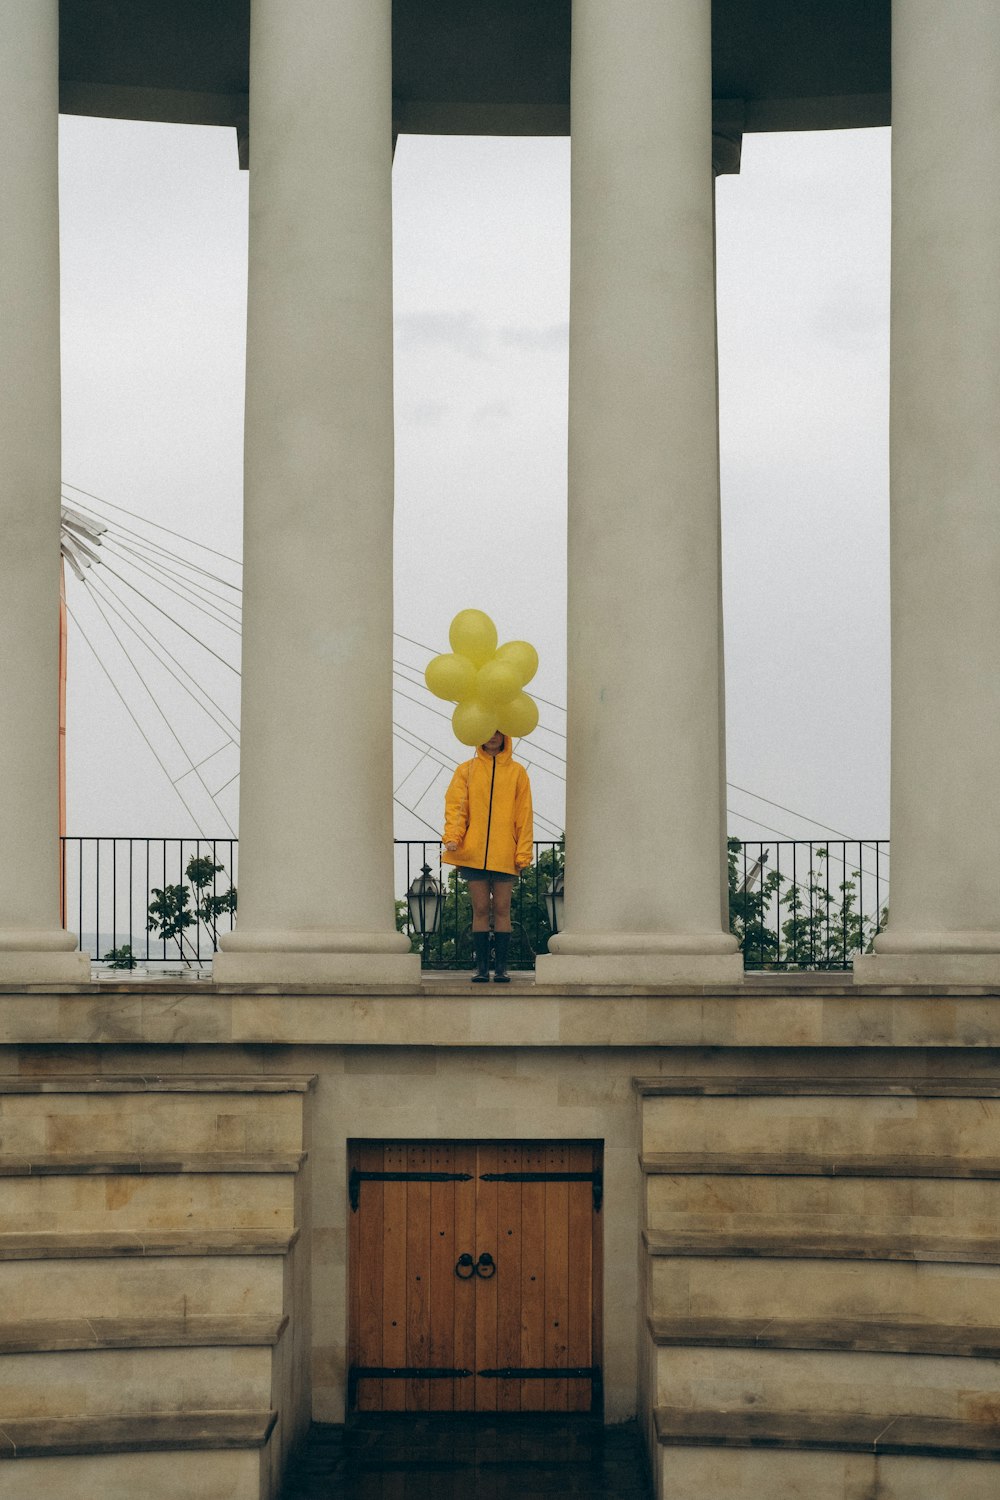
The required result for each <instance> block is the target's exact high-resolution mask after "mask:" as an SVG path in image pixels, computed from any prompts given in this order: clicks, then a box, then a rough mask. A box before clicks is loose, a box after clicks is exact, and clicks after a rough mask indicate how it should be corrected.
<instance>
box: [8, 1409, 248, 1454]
mask: <svg viewBox="0 0 1000 1500" xmlns="http://www.w3.org/2000/svg"><path fill="white" fill-rule="evenodd" d="M277 1420H278V1413H277V1412H276V1411H265V1412H256V1411H219V1412H199V1413H189V1412H162V1413H157V1414H154V1415H150V1416H144V1417H73V1418H70V1417H45V1418H42V1419H35V1418H30V1419H25V1418H21V1419H18V1420H17V1421H4V1420H3V1419H2V1418H0V1459H19V1458H57V1457H67V1456H69V1455H72V1454H79V1455H84V1454H97V1453H158V1452H164V1451H167V1450H173V1449H177V1450H179V1449H190V1448H206V1449H218V1448H263V1446H264V1444H265V1443H266V1442H267V1440H268V1438H269V1437H270V1436H271V1431H272V1429H273V1427H274V1424H275V1422H276V1421H277Z"/></svg>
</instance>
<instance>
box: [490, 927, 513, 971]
mask: <svg viewBox="0 0 1000 1500" xmlns="http://www.w3.org/2000/svg"><path fill="white" fill-rule="evenodd" d="M509 946H510V933H509V932H495V933H494V934H493V950H494V953H495V954H496V962H495V965H494V971H493V982H494V983H495V984H510V975H509V974H508V973H507V949H508V947H509Z"/></svg>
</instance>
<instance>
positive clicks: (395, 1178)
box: [347, 1167, 472, 1213]
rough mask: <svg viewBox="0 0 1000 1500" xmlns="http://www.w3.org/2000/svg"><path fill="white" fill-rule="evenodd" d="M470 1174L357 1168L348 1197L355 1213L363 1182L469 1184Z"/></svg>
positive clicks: (350, 1182) (352, 1174) (359, 1200)
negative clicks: (377, 1170) (376, 1170)
mask: <svg viewBox="0 0 1000 1500" xmlns="http://www.w3.org/2000/svg"><path fill="white" fill-rule="evenodd" d="M471 1181H472V1173H471V1172H362V1171H360V1170H359V1169H358V1168H357V1167H355V1168H354V1170H353V1171H352V1172H351V1177H350V1181H349V1183H348V1188H347V1191H348V1196H349V1197H350V1200H351V1208H352V1209H353V1211H354V1212H355V1213H357V1211H358V1205H359V1203H360V1202H361V1184H362V1183H363V1182H471Z"/></svg>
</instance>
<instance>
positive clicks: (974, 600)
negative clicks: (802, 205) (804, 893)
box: [855, 0, 1000, 984]
mask: <svg viewBox="0 0 1000 1500" xmlns="http://www.w3.org/2000/svg"><path fill="white" fill-rule="evenodd" d="M998 161H1000V5H998V4H997V0H960V3H956V4H952V5H942V4H940V3H939V0H893V33H892V360H891V397H890V465H891V515H890V520H891V567H892V797H891V818H890V834H891V841H892V842H891V854H892V866H891V875H890V882H889V925H888V928H887V930H886V931H885V932H884V933H883V934H882V935H881V936H880V937H879V938H878V939H877V940H876V943H875V948H876V953H875V956H873V957H868V958H864V959H861V960H859V961H858V962H857V963H856V964H855V977H856V978H857V979H860V980H863V981H864V982H866V983H868V982H877V981H888V982H893V981H895V982H907V981H911V982H916V983H919V982H925V983H935V982H943V983H946V982H948V981H955V982H962V981H966V982H971V983H990V984H996V983H997V982H998V981H1000V194H998V192H997V190H996V174H997V163H998Z"/></svg>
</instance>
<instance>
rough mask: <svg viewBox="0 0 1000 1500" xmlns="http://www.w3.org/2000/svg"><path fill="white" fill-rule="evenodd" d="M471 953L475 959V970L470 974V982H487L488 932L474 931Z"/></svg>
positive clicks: (488, 970)
mask: <svg viewBox="0 0 1000 1500" xmlns="http://www.w3.org/2000/svg"><path fill="white" fill-rule="evenodd" d="M472 955H473V957H474V959H475V960H476V972H475V973H474V974H473V976H472V983H473V984H489V982H490V962H489V955H490V935H489V933H488V932H474V933H473V934H472Z"/></svg>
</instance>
